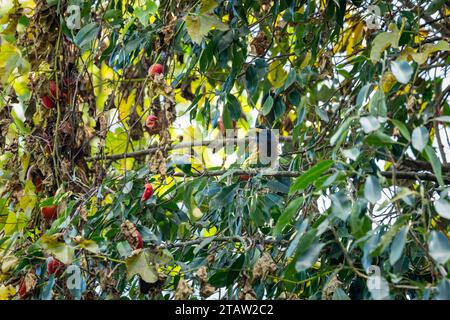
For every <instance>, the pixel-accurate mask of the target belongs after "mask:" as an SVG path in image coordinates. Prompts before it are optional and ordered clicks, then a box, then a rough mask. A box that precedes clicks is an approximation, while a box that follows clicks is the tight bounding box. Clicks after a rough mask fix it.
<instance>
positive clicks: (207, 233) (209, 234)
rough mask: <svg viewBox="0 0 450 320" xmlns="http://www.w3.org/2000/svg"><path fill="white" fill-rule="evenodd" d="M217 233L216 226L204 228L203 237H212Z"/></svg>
mask: <svg viewBox="0 0 450 320" xmlns="http://www.w3.org/2000/svg"><path fill="white" fill-rule="evenodd" d="M216 233H217V228H216V227H211V228H209V229H205V230H204V231H203V236H204V237H212V236H214V235H215V234H216Z"/></svg>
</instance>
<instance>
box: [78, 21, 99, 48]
mask: <svg viewBox="0 0 450 320" xmlns="http://www.w3.org/2000/svg"><path fill="white" fill-rule="evenodd" d="M98 30H99V27H98V26H97V25H96V24H95V23H94V22H91V23H88V24H87V25H85V26H84V27H83V28H81V30H80V31H78V33H77V35H76V36H75V39H74V43H75V44H76V45H77V47H79V48H80V49H81V50H83V51H84V50H86V49H88V48H89V47H90V46H91V43H92V41H94V39H95V38H96V37H97V34H98Z"/></svg>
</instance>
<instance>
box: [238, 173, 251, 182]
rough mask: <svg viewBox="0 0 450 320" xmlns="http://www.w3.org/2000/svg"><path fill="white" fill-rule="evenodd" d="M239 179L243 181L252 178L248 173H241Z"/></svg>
mask: <svg viewBox="0 0 450 320" xmlns="http://www.w3.org/2000/svg"><path fill="white" fill-rule="evenodd" d="M239 180H241V181H248V180H250V176H249V175H248V174H241V175H240V176H239Z"/></svg>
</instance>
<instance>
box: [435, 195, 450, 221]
mask: <svg viewBox="0 0 450 320" xmlns="http://www.w3.org/2000/svg"><path fill="white" fill-rule="evenodd" d="M434 208H435V209H436V212H437V213H438V214H439V215H440V216H441V217H442V218H445V219H447V220H450V202H448V201H447V200H445V199H443V198H440V199H439V200H437V201H435V202H434Z"/></svg>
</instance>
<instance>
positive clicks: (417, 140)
mask: <svg viewBox="0 0 450 320" xmlns="http://www.w3.org/2000/svg"><path fill="white" fill-rule="evenodd" d="M411 142H412V146H413V147H414V149H416V150H417V151H419V152H422V151H423V149H425V146H426V145H427V144H428V130H427V129H426V128H425V127H422V126H420V127H417V128H415V129H414V130H413V132H412V141H411Z"/></svg>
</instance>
